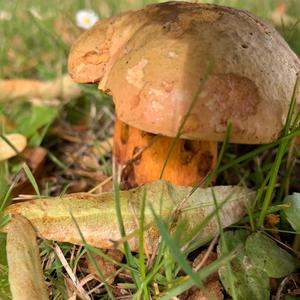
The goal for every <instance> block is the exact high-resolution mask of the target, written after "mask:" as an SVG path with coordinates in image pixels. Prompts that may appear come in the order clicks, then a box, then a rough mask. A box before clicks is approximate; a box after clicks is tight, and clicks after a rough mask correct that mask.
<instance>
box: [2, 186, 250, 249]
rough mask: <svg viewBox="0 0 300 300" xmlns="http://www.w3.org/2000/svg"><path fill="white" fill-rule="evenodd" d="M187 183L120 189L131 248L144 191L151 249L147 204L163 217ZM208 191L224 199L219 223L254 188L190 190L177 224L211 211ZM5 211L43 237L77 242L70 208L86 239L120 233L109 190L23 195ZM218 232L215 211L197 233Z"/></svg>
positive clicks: (106, 241)
mask: <svg viewBox="0 0 300 300" xmlns="http://www.w3.org/2000/svg"><path fill="white" fill-rule="evenodd" d="M191 189H192V188H190V187H176V186H173V185H172V184H170V183H168V182H166V181H163V180H159V181H155V182H152V183H149V184H146V185H144V186H142V187H139V188H135V189H132V190H129V191H122V192H120V205H121V212H122V216H123V221H124V225H125V230H126V233H127V234H130V233H131V234H132V236H131V238H128V242H129V244H130V247H131V249H132V250H133V251H137V250H138V237H137V235H136V234H133V233H134V232H136V231H137V230H138V225H137V220H138V217H139V205H140V203H141V199H142V198H143V195H144V192H145V191H146V209H145V231H146V232H145V243H146V244H147V246H148V247H149V252H152V251H153V250H154V247H155V245H156V242H157V241H158V238H159V232H158V229H157V227H156V225H155V224H154V221H153V220H154V218H153V214H152V211H151V209H150V206H152V207H153V209H154V211H155V212H156V214H158V215H160V216H161V217H162V218H164V219H165V218H167V217H169V216H170V214H171V213H172V212H173V210H174V208H175V206H176V204H178V203H179V202H181V201H182V199H183V198H184V197H185V196H186V195H187V194H188V193H189V192H190V191H191ZM212 191H213V192H214V194H215V197H216V199H217V203H218V204H221V203H223V202H224V201H225V200H226V203H225V204H224V205H223V207H222V208H221V209H220V211H219V214H220V219H221V222H222V225H223V227H226V226H229V225H231V224H233V223H236V222H238V221H239V220H240V219H241V218H242V216H243V215H244V214H245V213H246V206H247V205H249V202H251V201H252V200H253V198H254V196H255V193H254V192H253V191H251V190H249V189H246V188H242V187H238V186H234V187H233V186H220V187H213V188H207V189H198V190H196V191H195V192H194V193H193V194H192V195H191V196H190V197H189V198H188V200H187V201H186V203H185V206H184V207H183V209H182V213H181V214H180V215H179V218H178V222H177V224H178V225H179V224H180V225H183V224H184V226H185V228H186V232H191V231H192V229H193V228H195V226H196V225H198V224H199V223H201V221H203V220H204V219H205V218H206V217H207V216H208V215H209V214H211V213H213V212H214V211H215V205H214V201H213V196H212ZM5 212H6V213H8V214H21V215H23V216H24V217H26V218H27V219H28V220H30V221H31V223H32V224H33V226H34V227H35V229H36V231H37V234H38V236H40V237H42V238H44V239H50V240H56V241H61V242H70V243H73V244H82V240H81V237H80V235H79V233H78V231H77V228H76V226H75V224H74V221H73V220H72V218H71V215H70V212H72V214H73V216H74V218H75V219H76V221H77V223H78V225H79V227H80V229H81V231H82V234H83V236H84V237H85V239H86V241H87V242H88V243H89V244H91V245H93V246H95V247H98V248H113V247H115V246H116V244H115V243H114V242H112V241H118V240H119V239H120V238H121V236H120V233H119V228H118V225H117V222H116V220H117V216H116V209H115V200H114V193H109V192H108V193H103V194H99V195H91V194H87V193H80V194H71V195H65V196H63V197H61V198H47V199H38V200H31V201H26V202H24V203H17V204H13V205H10V206H9V207H8V208H7V209H6V211H5ZM218 233H219V227H218V222H217V220H216V217H215V216H214V217H212V219H211V221H210V222H209V223H208V224H207V225H206V227H205V228H204V230H203V231H202V232H201V233H200V235H199V238H204V237H210V236H214V235H217V234H218Z"/></svg>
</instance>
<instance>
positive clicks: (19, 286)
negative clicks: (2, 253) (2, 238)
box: [6, 216, 49, 300]
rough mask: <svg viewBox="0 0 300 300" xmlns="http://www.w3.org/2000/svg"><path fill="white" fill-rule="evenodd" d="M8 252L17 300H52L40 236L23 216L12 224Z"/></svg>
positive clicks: (14, 296)
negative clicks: (46, 283)
mask: <svg viewBox="0 0 300 300" xmlns="http://www.w3.org/2000/svg"><path fill="white" fill-rule="evenodd" d="M6 252H7V260H8V267H9V283H10V289H11V293H12V296H13V299H14V300H46V299H49V298H48V293H47V289H46V286H45V282H44V278H43V272H42V266H41V259H40V254H39V248H38V244H37V241H36V233H35V231H34V229H33V227H32V225H31V224H30V222H29V221H28V220H27V219H25V218H24V217H22V216H14V217H13V218H12V220H11V221H10V222H9V224H8V230H7V246H6Z"/></svg>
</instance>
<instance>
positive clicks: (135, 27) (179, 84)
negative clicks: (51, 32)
mask: <svg viewBox="0 0 300 300" xmlns="http://www.w3.org/2000/svg"><path fill="white" fill-rule="evenodd" d="M299 70H300V62H299V59H298V58H297V56H296V55H295V54H294V53H293V51H292V50H291V49H290V48H289V46H288V45H287V43H286V42H285V41H284V40H283V38H282V37H281V36H280V35H279V34H278V33H277V31H276V30H275V29H274V28H272V27H271V26H270V25H268V24H266V23H264V22H263V21H261V20H260V19H258V18H257V17H256V16H254V15H252V14H250V13H248V12H245V11H241V10H237V9H232V8H228V7H223V6H216V5H208V4H198V3H187V2H167V3H162V4H155V5H149V6H147V7H146V8H144V9H141V10H138V11H130V12H127V13H123V14H121V15H119V16H115V17H112V18H110V19H107V20H103V21H100V22H98V23H97V24H96V25H95V26H94V27H93V28H91V29H90V30H89V31H87V32H85V33H84V34H83V35H82V36H80V37H79V39H78V40H77V41H76V42H75V43H74V45H73V46H72V49H71V53H70V57H69V72H70V74H71V76H72V77H73V79H74V80H75V81H77V82H80V83H93V82H98V83H99V89H100V90H102V91H104V92H106V93H108V94H110V95H112V97H113V101H114V102H115V106H116V112H117V116H118V118H119V119H121V120H122V121H123V122H125V123H127V124H129V125H131V126H133V127H136V128H138V129H141V130H144V131H147V132H152V133H156V134H162V135H166V136H170V137H173V136H175V135H176V134H177V132H178V129H179V126H180V124H181V122H182V120H183V117H184V116H185V115H186V114H187V112H188V110H189V108H190V107H191V105H192V103H194V104H193V105H194V106H193V109H192V110H191V112H190V114H189V116H188V118H187V120H186V123H185V125H184V127H183V130H182V135H181V136H182V137H184V138H187V139H200V140H208V141H222V140H223V139H224V135H225V132H226V127H227V122H228V121H231V123H232V133H231V142H234V143H245V144H260V143H269V142H272V141H274V140H276V139H277V137H278V136H279V135H280V133H281V131H282V128H283V126H284V123H285V120H286V116H287V112H288V108H289V104H290V101H291V98H292V94H293V88H294V85H295V82H296V78H297V73H298V72H299ZM200 87H201V88H200ZM199 88H200V92H198V91H199ZM299 98H300V97H299V94H298V95H297V100H300V99H299Z"/></svg>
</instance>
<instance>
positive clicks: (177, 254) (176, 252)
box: [150, 207, 205, 288]
mask: <svg viewBox="0 0 300 300" xmlns="http://www.w3.org/2000/svg"><path fill="white" fill-rule="evenodd" d="M150 209H151V211H152V214H153V216H154V221H155V223H156V225H157V227H158V229H159V232H160V234H161V236H162V239H163V240H164V242H165V243H166V245H167V246H168V248H169V250H170V252H171V253H172V255H173V257H174V259H175V260H176V261H177V262H178V264H179V265H180V267H181V268H182V269H183V270H184V271H185V273H186V274H188V275H189V276H190V277H191V278H192V280H193V282H194V284H195V285H197V286H198V287H201V288H205V287H204V285H203V283H202V280H200V279H199V277H198V276H197V274H196V273H195V272H194V271H193V269H192V268H191V266H190V265H189V263H188V262H187V260H186V259H185V256H184V254H183V253H182V252H181V250H180V248H179V246H178V245H177V243H176V242H175V241H174V240H173V239H172V238H171V236H170V235H169V232H168V228H167V226H166V225H165V224H164V223H163V222H162V221H161V220H160V218H159V217H158V216H157V215H156V213H155V211H154V209H153V208H152V207H150Z"/></svg>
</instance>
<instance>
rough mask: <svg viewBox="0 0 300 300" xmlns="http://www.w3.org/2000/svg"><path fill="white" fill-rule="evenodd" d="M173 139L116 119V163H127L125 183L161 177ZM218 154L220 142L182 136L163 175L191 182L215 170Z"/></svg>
mask: <svg viewBox="0 0 300 300" xmlns="http://www.w3.org/2000/svg"><path fill="white" fill-rule="evenodd" d="M172 142H173V138H170V137H166V136H160V135H154V134H152V133H148V132H145V131H142V130H139V129H137V128H134V127H131V126H129V125H127V124H125V123H124V122H122V121H120V120H119V119H117V121H116V125H115V134H114V147H113V148H114V149H113V151H114V157H115V160H116V163H117V164H118V165H121V166H124V167H123V169H122V174H121V180H122V182H123V183H124V186H125V187H128V188H130V187H134V186H136V185H141V184H144V183H147V182H151V181H154V180H157V179H159V178H160V177H161V172H162V169H163V166H164V163H165V161H166V159H167V155H168V152H169V149H170V147H171V144H172ZM216 158H217V143H215V142H206V141H194V140H187V139H179V140H178V141H177V142H176V144H175V146H174V148H173V150H172V152H171V155H170V157H169V159H168V162H167V165H166V168H165V170H164V172H163V174H162V178H163V179H165V180H168V181H170V182H172V183H173V184H175V185H180V186H192V185H193V184H195V183H196V182H199V181H201V180H202V179H203V178H204V177H205V176H206V175H207V174H208V173H209V171H211V170H212V168H213V167H214V166H215V163H216Z"/></svg>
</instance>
